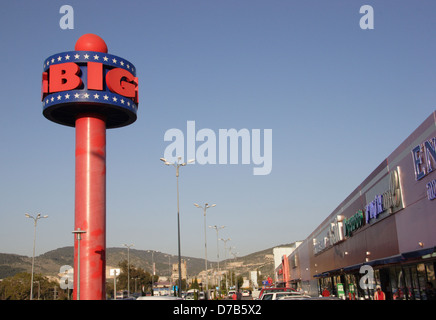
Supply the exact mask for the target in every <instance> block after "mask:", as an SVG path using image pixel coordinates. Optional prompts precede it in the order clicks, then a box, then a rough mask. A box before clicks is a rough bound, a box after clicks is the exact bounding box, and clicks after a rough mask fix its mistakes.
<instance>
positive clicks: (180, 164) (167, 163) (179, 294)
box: [160, 157, 195, 297]
mask: <svg viewBox="0 0 436 320" xmlns="http://www.w3.org/2000/svg"><path fill="white" fill-rule="evenodd" d="M160 160H161V161H163V163H164V164H165V165H167V166H169V165H172V166H174V167H175V168H176V180H177V243H178V251H179V290H178V294H177V295H178V296H179V297H181V296H182V292H181V288H182V256H181V253H180V210H179V168H180V167H183V166H186V164H187V163H193V162H194V161H195V160H194V159H191V160H189V161H188V162H187V163H186V162H183V163H180V162H181V160H182V157H178V158H177V162H174V163H173V162H169V161H167V160H166V159H165V158H160Z"/></svg>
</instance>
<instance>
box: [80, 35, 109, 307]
mask: <svg viewBox="0 0 436 320" xmlns="http://www.w3.org/2000/svg"><path fill="white" fill-rule="evenodd" d="M75 49H76V50H82V51H86V50H90V51H94V52H102V53H107V51H108V50H107V46H106V43H105V42H104V41H103V40H102V39H101V38H99V37H96V36H92V35H88V36H84V37H81V38H80V39H79V40H78V41H77V42H76V45H75ZM75 127H76V181H75V182H76V186H75V216H74V218H75V222H74V229H75V230H77V229H78V228H80V229H81V230H84V231H86V233H84V234H83V235H82V240H81V241H80V259H78V257H77V252H78V250H77V249H78V241H77V240H76V241H75V242H74V270H78V269H80V300H104V299H106V290H105V287H106V286H105V284H106V256H105V255H106V122H105V117H104V116H103V115H101V114H96V113H83V114H78V115H77V117H76V123H75ZM78 261H80V268H78V266H77V264H78ZM74 283H76V284H77V283H78V275H77V272H75V273H74ZM77 287H78V286H77V285H75V286H74V293H73V296H74V299H77Z"/></svg>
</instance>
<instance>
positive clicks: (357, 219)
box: [344, 210, 365, 237]
mask: <svg viewBox="0 0 436 320" xmlns="http://www.w3.org/2000/svg"><path fill="white" fill-rule="evenodd" d="M364 223H365V218H364V216H363V211H362V210H359V211H357V212H356V214H355V215H354V216H351V217H350V218H349V219H344V229H345V232H344V233H345V236H346V237H351V236H352V234H353V231H356V230H357V229H359V228H361V227H363V225H364Z"/></svg>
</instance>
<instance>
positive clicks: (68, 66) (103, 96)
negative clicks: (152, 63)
mask: <svg viewBox="0 0 436 320" xmlns="http://www.w3.org/2000/svg"><path fill="white" fill-rule="evenodd" d="M41 96H42V106H43V113H44V116H46V117H47V118H48V119H50V120H52V121H55V122H58V123H61V124H64V125H69V126H74V125H75V119H76V115H77V114H78V113H81V112H83V110H84V109H86V111H89V110H90V109H92V112H96V113H99V114H103V115H105V116H106V118H107V121H106V123H107V126H108V128H113V127H119V126H124V125H127V124H130V123H132V122H134V121H135V120H136V112H137V110H138V78H137V77H136V68H135V66H134V65H133V64H132V63H131V62H129V61H128V60H126V59H124V58H121V57H118V56H115V55H112V54H109V53H103V52H94V51H68V52H62V53H57V54H55V55H52V56H50V57H48V58H47V59H45V61H44V67H43V73H42V85H41ZM89 112H91V111H89Z"/></svg>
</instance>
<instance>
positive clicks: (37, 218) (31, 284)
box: [24, 213, 48, 300]
mask: <svg viewBox="0 0 436 320" xmlns="http://www.w3.org/2000/svg"><path fill="white" fill-rule="evenodd" d="M24 215H25V217H26V218H31V219H33V221H34V229H33V256H32V276H31V279H30V300H33V270H34V267H35V241H36V222H37V221H38V220H39V219H41V218H48V216H47V215H45V216H41V214H40V213H38V215H37V216H36V217H33V216H31V215H30V214H28V213H25V214H24Z"/></svg>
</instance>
